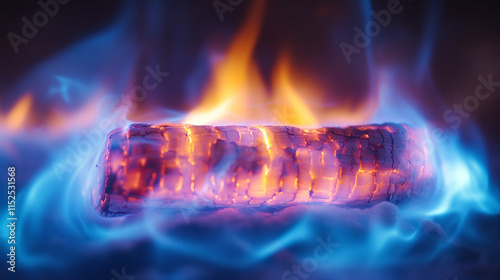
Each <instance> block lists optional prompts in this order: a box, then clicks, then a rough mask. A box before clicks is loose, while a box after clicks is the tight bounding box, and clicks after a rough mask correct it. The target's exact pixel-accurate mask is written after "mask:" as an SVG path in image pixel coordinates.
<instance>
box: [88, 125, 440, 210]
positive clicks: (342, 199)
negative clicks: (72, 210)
mask: <svg viewBox="0 0 500 280" xmlns="http://www.w3.org/2000/svg"><path fill="white" fill-rule="evenodd" d="M419 135H420V131H419V130H416V129H410V128H407V127H406V126H404V125H398V124H384V125H366V126H351V127H346V128H334V127H325V128H319V129H311V130H306V129H299V128H296V127H289V126H192V125H179V124H161V125H145V124H133V125H131V126H130V127H129V128H128V129H126V130H121V129H119V130H115V131H113V132H111V133H110V134H109V136H108V140H107V143H106V149H105V151H104V153H103V155H102V157H101V162H100V164H99V165H98V168H99V169H100V172H99V176H98V183H97V185H96V187H95V188H94V189H93V192H92V193H93V194H92V197H93V203H94V205H95V207H96V209H97V210H98V211H99V212H100V213H101V214H102V215H104V216H115V215H123V214H127V213H132V212H139V211H141V210H142V209H143V208H144V207H147V208H182V207H188V206H190V205H193V204H194V203H195V202H196V203H197V204H198V206H203V207H228V206H235V207H237V206H254V207H256V206H263V205H268V206H288V205H293V204H298V203H314V202H316V203H332V204H348V205H365V204H369V203H374V202H377V201H382V200H394V201H398V200H401V199H404V198H407V197H409V196H415V195H419V194H420V193H421V192H423V191H426V190H429V189H432V186H433V185H434V183H435V179H434V175H433V168H432V165H431V163H430V160H429V155H428V154H427V150H426V149H425V147H424V145H423V144H422V140H421V139H420V138H421V137H419Z"/></svg>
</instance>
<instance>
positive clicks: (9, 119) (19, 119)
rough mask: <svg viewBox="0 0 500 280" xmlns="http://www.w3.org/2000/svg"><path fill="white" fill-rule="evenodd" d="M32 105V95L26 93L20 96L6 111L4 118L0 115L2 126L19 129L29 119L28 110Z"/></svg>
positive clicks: (14, 129) (12, 129)
mask: <svg viewBox="0 0 500 280" xmlns="http://www.w3.org/2000/svg"><path fill="white" fill-rule="evenodd" d="M32 105H33V96H32V95H31V94H30V93H28V94H25V95H24V96H23V97H21V98H20V99H19V100H18V101H17V102H16V104H15V105H14V106H13V107H12V109H11V110H10V111H9V113H7V115H6V116H5V118H2V117H1V116H0V120H1V121H2V122H3V123H4V125H3V126H5V127H7V129H9V130H11V131H19V130H21V128H22V127H23V125H25V124H26V122H27V121H28V120H29V118H28V117H29V112H30V110H31V108H32Z"/></svg>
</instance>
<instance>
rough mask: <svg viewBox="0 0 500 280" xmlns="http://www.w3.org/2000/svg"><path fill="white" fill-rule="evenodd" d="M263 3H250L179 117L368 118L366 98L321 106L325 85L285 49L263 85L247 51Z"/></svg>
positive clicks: (304, 121) (267, 120)
mask: <svg viewBox="0 0 500 280" xmlns="http://www.w3.org/2000/svg"><path fill="white" fill-rule="evenodd" d="M264 7H265V1H256V2H254V3H253V6H252V8H251V11H250V13H249V16H248V18H247V20H246V21H245V24H244V25H243V27H242V28H241V30H240V32H239V33H238V34H237V36H236V37H235V39H234V41H233V42H232V43H231V45H230V46H229V48H228V50H227V52H226V54H225V55H224V58H223V59H222V60H221V61H218V62H216V63H215V64H214V66H213V71H212V73H213V76H212V78H211V80H210V82H209V84H208V86H207V87H206V89H205V92H204V95H203V99H202V101H201V103H200V104H199V106H198V107H197V108H195V109H194V110H192V111H191V112H190V114H189V115H188V116H187V117H186V118H185V119H184V121H183V122H184V123H189V124H276V125H294V126H299V127H318V126H321V125H322V124H336V125H338V124H355V123H363V122H364V121H366V120H367V119H369V117H370V115H371V114H372V112H373V109H374V108H375V107H376V104H375V103H373V102H372V103H369V102H368V101H370V100H366V101H365V103H363V104H362V105H361V106H358V107H354V106H353V105H352V104H350V103H348V101H345V99H344V100H343V102H344V103H341V104H334V105H329V106H323V105H322V104H324V103H325V97H326V91H325V90H324V89H322V88H321V87H320V86H319V85H318V83H317V82H316V81H314V79H312V78H310V77H307V75H306V74H304V73H299V71H297V70H296V69H294V67H293V65H292V59H291V56H290V55H289V54H288V52H283V54H282V55H281V56H280V57H278V61H277V63H276V65H275V67H274V71H273V75H272V85H271V86H266V84H265V82H264V80H263V78H262V76H261V74H260V72H259V69H258V67H257V64H256V63H255V61H254V60H253V57H252V55H253V51H254V49H255V45H256V43H257V40H258V37H259V31H260V28H261V22H262V19H263V15H264ZM269 89H270V90H269Z"/></svg>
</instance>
